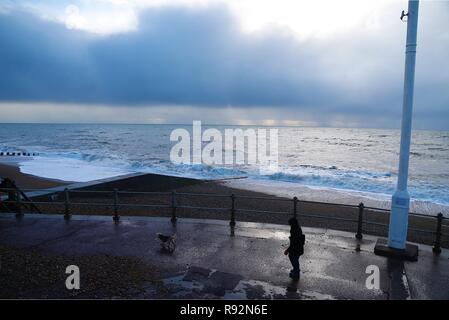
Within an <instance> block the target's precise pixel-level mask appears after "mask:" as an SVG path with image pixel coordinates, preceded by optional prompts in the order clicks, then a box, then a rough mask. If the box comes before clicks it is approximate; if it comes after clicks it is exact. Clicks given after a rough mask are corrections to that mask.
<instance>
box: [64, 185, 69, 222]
mask: <svg viewBox="0 0 449 320" xmlns="http://www.w3.org/2000/svg"><path fill="white" fill-rule="evenodd" d="M64 219H66V220H69V219H70V199H69V189H67V188H65V189H64Z"/></svg>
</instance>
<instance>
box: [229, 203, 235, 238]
mask: <svg viewBox="0 0 449 320" xmlns="http://www.w3.org/2000/svg"><path fill="white" fill-rule="evenodd" d="M229 226H230V227H231V237H233V236H234V228H235V195H234V194H231V221H230V222H229Z"/></svg>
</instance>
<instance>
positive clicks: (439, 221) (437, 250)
mask: <svg viewBox="0 0 449 320" xmlns="http://www.w3.org/2000/svg"><path fill="white" fill-rule="evenodd" d="M442 223H443V214H442V213H441V212H440V213H439V214H438V215H437V232H436V234H435V243H434V245H433V248H432V251H433V253H435V254H436V255H439V254H440V253H441V225H442Z"/></svg>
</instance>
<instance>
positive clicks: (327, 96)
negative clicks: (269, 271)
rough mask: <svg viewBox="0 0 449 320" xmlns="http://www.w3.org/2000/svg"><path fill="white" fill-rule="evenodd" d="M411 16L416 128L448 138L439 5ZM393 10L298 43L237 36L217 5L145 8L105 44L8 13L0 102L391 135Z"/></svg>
mask: <svg viewBox="0 0 449 320" xmlns="http://www.w3.org/2000/svg"><path fill="white" fill-rule="evenodd" d="M399 7H401V6H399ZM422 7H424V8H422V9H421V17H420V19H421V20H420V33H419V39H418V41H419V46H418V60H417V70H416V89H415V90H416V91H415V92H416V99H415V101H416V108H415V119H416V122H417V124H418V127H425V128H438V129H449V125H448V123H449V121H448V120H449V108H448V106H449V93H448V92H449V90H448V88H449V67H448V66H447V64H445V63H444V61H445V58H446V57H447V55H448V53H449V41H447V40H449V20H447V18H445V17H447V15H448V13H449V6H448V3H425V5H424V6H423V5H422ZM393 9H394V11H393V10H392V11H387V12H385V16H384V17H383V18H382V20H381V25H378V26H376V27H374V28H373V27H372V26H370V27H368V26H364V25H362V26H361V27H360V28H359V29H357V30H353V32H350V33H349V32H347V33H344V34H337V35H333V36H332V37H331V38H326V39H322V38H321V39H309V40H306V41H300V40H298V38H297V37H296V36H295V34H294V33H293V32H291V31H289V30H288V29H285V28H270V29H265V30H261V31H258V32H254V33H244V32H242V31H241V29H240V28H239V25H238V23H237V21H236V19H235V17H234V16H233V15H232V14H231V13H230V11H229V10H227V7H226V6H224V5H215V6H206V7H201V8H197V7H187V8H186V7H184V8H182V7H167V8H151V9H148V10H145V11H142V12H141V13H140V16H139V26H138V28H137V29H136V30H135V31H131V32H127V33H119V34H114V35H109V36H98V35H94V34H90V33H87V32H83V31H77V30H69V29H67V28H66V27H65V26H64V25H63V24H61V23H57V22H54V21H49V20H45V19H42V18H39V17H37V16H36V15H34V14H31V13H27V12H25V11H20V10H11V11H8V12H5V13H0V43H1V44H2V46H1V48H0V70H2V76H1V78H0V101H3V102H21V103H31V102H32V103H37V102H40V103H42V102H45V103H58V104H79V105H92V106H94V105H99V104H101V105H108V106H112V107H113V106H114V105H116V106H120V107H123V106H127V107H129V108H138V107H145V108H148V107H149V106H150V107H151V106H152V105H155V106H161V105H165V106H167V108H170V106H175V107H177V108H176V110H179V106H183V105H189V106H195V107H197V109H198V110H201V109H205V108H207V109H208V110H214V109H217V108H229V106H232V107H236V108H239V109H241V110H245V109H246V110H262V109H268V110H271V116H272V117H273V118H276V119H280V120H294V119H297V115H298V114H301V115H302V116H304V115H307V116H306V117H308V118H313V117H314V115H315V116H316V117H317V118H320V117H322V118H326V119H329V121H331V119H332V118H334V119H342V118H345V117H347V118H348V119H358V120H357V121H359V122H360V123H361V125H363V121H364V119H365V120H366V119H368V120H369V119H372V121H375V122H376V125H379V126H383V125H385V126H392V125H393V126H397V124H398V122H399V119H400V112H401V102H402V77H403V61H404V40H405V39H404V38H405V28H406V24H404V23H401V22H400V21H399V19H398V17H397V13H398V11H397V10H396V7H394V8H393ZM4 105H5V104H2V106H4ZM61 108H63V106H61ZM273 110H275V111H274V114H273ZM276 110H279V112H280V113H282V115H281V116H280V115H279V114H276ZM189 117H190V115H189V116H187V117H186V120H187V119H189ZM178 118H179V117H178ZM382 119H383V123H382ZM315 120H316V119H315ZM168 121H169V120H168ZM367 126H369V124H367Z"/></svg>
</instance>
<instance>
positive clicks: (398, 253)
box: [374, 239, 418, 261]
mask: <svg viewBox="0 0 449 320" xmlns="http://www.w3.org/2000/svg"><path fill="white" fill-rule="evenodd" d="M374 254H376V255H378V256H384V257H389V258H396V259H400V260H407V261H418V246H417V245H414V244H409V243H407V244H406V245H405V248H404V249H395V248H392V247H389V246H388V242H387V240H384V239H378V240H377V242H376V246H375V247H374Z"/></svg>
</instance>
